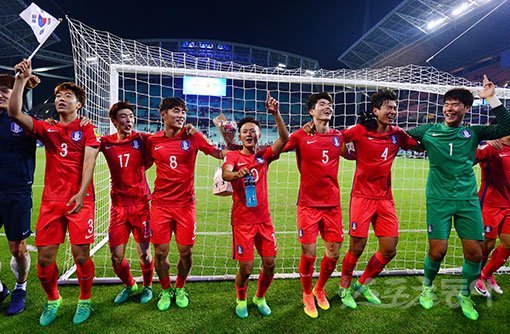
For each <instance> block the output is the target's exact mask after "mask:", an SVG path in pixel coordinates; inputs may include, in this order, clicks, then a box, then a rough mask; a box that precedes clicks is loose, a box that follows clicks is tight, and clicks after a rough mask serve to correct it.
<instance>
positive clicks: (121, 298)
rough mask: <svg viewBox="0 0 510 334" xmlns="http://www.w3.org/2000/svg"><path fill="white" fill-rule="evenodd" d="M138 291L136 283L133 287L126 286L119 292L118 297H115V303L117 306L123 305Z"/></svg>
mask: <svg viewBox="0 0 510 334" xmlns="http://www.w3.org/2000/svg"><path fill="white" fill-rule="evenodd" d="M137 291H138V284H136V282H135V284H134V285H133V286H125V287H124V288H123V289H122V290H121V291H120V292H119V294H118V295H117V297H115V299H114V300H113V302H114V303H115V304H122V303H124V302H125V301H126V300H127V299H128V298H129V296H131V295H132V294H133V293H135V292H137Z"/></svg>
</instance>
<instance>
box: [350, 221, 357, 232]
mask: <svg viewBox="0 0 510 334" xmlns="http://www.w3.org/2000/svg"><path fill="white" fill-rule="evenodd" d="M357 229H358V223H356V222H352V223H351V230H353V231H356V230H357Z"/></svg>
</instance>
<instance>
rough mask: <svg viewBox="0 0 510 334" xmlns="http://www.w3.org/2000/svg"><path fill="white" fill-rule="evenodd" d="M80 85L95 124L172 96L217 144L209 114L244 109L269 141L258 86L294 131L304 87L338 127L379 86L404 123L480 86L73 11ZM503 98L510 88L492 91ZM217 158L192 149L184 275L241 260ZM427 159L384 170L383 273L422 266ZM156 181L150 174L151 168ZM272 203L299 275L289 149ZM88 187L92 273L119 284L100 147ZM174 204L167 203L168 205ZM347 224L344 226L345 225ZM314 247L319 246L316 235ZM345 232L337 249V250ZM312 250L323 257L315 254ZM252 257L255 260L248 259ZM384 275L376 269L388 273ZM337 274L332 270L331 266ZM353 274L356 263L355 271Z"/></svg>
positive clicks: (285, 256)
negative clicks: (188, 255) (193, 214)
mask: <svg viewBox="0 0 510 334" xmlns="http://www.w3.org/2000/svg"><path fill="white" fill-rule="evenodd" d="M69 29H70V35H71V42H72V47H73V57H74V63H75V73H76V81H77V83H78V84H79V85H80V86H82V87H84V88H85V90H86V92H87V102H86V106H85V108H84V110H85V111H84V112H85V115H86V116H87V117H89V118H90V119H92V120H93V122H94V124H96V125H97V126H98V127H99V129H100V130H101V132H102V133H110V132H111V131H112V130H114V129H112V128H111V126H110V121H109V119H108V109H109V107H110V106H111V105H112V104H113V103H115V102H117V101H123V100H124V101H129V102H131V103H132V104H133V105H135V106H136V128H137V130H138V131H146V132H152V133H154V132H156V131H159V130H161V129H162V122H161V117H160V114H159V111H158V106H159V103H160V102H161V100H162V99H163V98H165V97H171V96H176V97H180V98H182V99H184V100H185V101H186V103H187V105H188V109H189V112H188V116H187V122H189V123H192V124H193V125H194V126H195V127H196V128H197V129H199V130H200V131H201V132H202V133H204V134H205V135H206V136H208V137H209V139H210V140H211V141H212V142H213V143H215V144H217V145H222V144H224V143H223V142H222V137H221V135H220V133H219V132H218V130H217V129H216V128H215V127H214V125H213V122H212V120H213V118H214V117H216V116H218V115H220V113H223V114H224V115H225V116H226V118H227V119H229V120H237V121H239V120H240V119H241V118H243V117H246V116H252V117H255V118H257V119H258V120H259V121H260V122H261V124H262V138H261V141H262V143H263V144H269V143H271V142H273V141H274V140H275V139H276V138H277V131H276V126H275V123H274V121H273V119H272V117H271V116H270V115H268V114H267V113H266V111H265V108H264V101H265V99H266V92H267V91H270V92H271V94H272V95H273V96H274V97H275V98H276V99H278V100H279V102H280V110H281V114H282V116H283V119H284V121H285V123H286V124H287V125H288V127H289V130H290V131H294V130H296V129H298V128H299V127H300V126H301V125H302V124H304V123H305V122H307V121H309V120H310V117H309V115H308V113H307V111H306V99H307V97H308V96H309V95H310V94H312V93H317V92H321V91H327V92H329V93H331V95H332V96H333V104H334V109H335V115H334V118H333V120H332V121H331V125H332V126H333V127H335V128H337V129H343V128H345V127H347V126H350V125H353V124H355V123H356V119H357V116H356V115H357V114H358V113H359V112H360V111H362V110H366V109H367V108H369V107H370V106H369V100H370V99H369V96H370V95H371V93H373V92H375V91H376V90H377V89H380V88H391V89H393V90H394V91H395V92H396V93H397V95H398V99H399V100H398V110H399V112H398V117H397V124H398V125H399V126H401V127H402V128H404V129H408V128H411V127H415V126H417V125H420V124H423V123H426V122H436V121H441V119H442V95H443V94H444V92H446V91H447V90H448V89H450V88H452V87H454V86H455V87H458V86H463V87H468V88H472V89H473V90H476V89H477V88H480V84H479V83H473V82H469V81H467V80H465V79H462V78H457V77H453V76H452V75H450V74H448V73H444V72H439V71H437V70H435V69H433V68H430V67H420V66H414V65H409V66H405V67H396V68H390V67H386V68H381V69H361V70H335V71H328V70H317V71H310V70H303V69H285V68H280V67H276V68H264V67H260V66H257V65H239V64H236V63H232V62H228V63H225V62H218V61H215V60H212V59H206V58H196V57H193V56H190V55H186V54H184V53H176V52H170V51H167V50H163V49H161V48H157V47H149V46H146V45H143V44H141V43H139V42H136V41H132V40H126V39H121V38H119V37H117V36H114V35H112V34H110V33H108V32H103V31H97V30H94V29H91V28H90V27H87V26H85V25H84V24H83V23H81V22H79V21H76V20H73V19H69ZM497 94H498V95H499V96H500V98H501V99H504V100H505V102H507V101H508V99H509V98H510V93H509V91H508V90H504V89H498V91H497ZM490 118H491V116H490V113H489V108H488V106H487V105H486V103H485V102H484V101H483V100H479V99H477V100H476V101H475V105H474V106H473V108H472V111H471V113H470V114H468V115H467V117H466V121H467V122H469V123H471V124H487V123H488V122H489V119H490ZM220 165H221V162H220V161H218V160H215V159H214V158H211V157H208V156H205V155H203V154H202V153H199V155H198V158H197V165H196V171H195V187H196V198H197V204H196V206H197V239H196V244H195V247H194V250H193V268H192V270H191V276H190V280H215V279H232V278H233V277H234V275H235V273H236V272H237V264H236V262H235V261H234V260H233V259H232V250H231V240H232V236H231V225H230V208H231V205H232V199H231V197H218V196H214V195H213V194H212V183H213V175H214V172H215V169H216V168H218V167H219V166H220ZM354 169H355V163H354V162H352V161H347V160H342V161H341V167H340V171H339V174H338V178H339V183H340V187H341V203H342V208H343V221H344V229H347V223H348V207H349V206H348V204H349V194H350V190H351V184H352V177H353V172H354ZM427 171H428V162H427V159H426V155H425V154H423V153H422V154H418V153H413V152H410V151H409V152H405V151H401V152H400V154H399V156H398V157H397V158H396V159H395V162H394V164H393V169H392V173H393V175H392V179H393V193H394V198H395V203H396V206H397V213H398V217H399V220H400V238H399V245H398V249H397V256H396V258H395V259H394V260H393V261H392V262H391V263H390V264H389V265H388V266H387V268H386V270H385V272H384V273H386V274H418V273H422V272H423V259H424V256H425V254H426V250H427V235H426V232H425V230H426V223H425V221H426V220H425V218H426V217H425V212H426V211H425V196H424V193H425V191H424V189H425V182H426V177H427ZM147 174H148V177H149V184H150V185H151V188H152V186H153V179H154V171H153V169H151V170H149V171H148V172H147ZM268 179H269V203H270V209H271V214H272V217H273V222H274V225H275V230H276V238H277V242H278V256H277V260H276V276H277V277H299V276H298V262H299V259H300V254H301V249H300V246H299V244H298V242H297V228H296V201H297V191H298V186H299V173H298V171H297V167H296V162H295V155H294V153H286V154H282V156H281V157H280V159H279V160H278V161H276V162H274V163H273V164H272V165H271V167H270V169H269V176H268ZM94 182H95V189H96V211H97V212H96V222H95V224H96V225H95V228H96V241H95V243H94V244H93V248H92V253H93V258H94V261H95V263H96V278H97V280H98V281H117V280H116V277H115V274H114V273H113V270H112V269H111V263H110V252H109V248H108V233H107V231H108V217H109V172H108V168H107V165H106V163H105V162H104V159H103V158H102V157H101V155H100V156H99V158H98V162H97V165H96V171H95V175H94ZM169 205H171V203H170V204H169ZM346 232H347V231H346ZM318 245H319V249H318V253H317V254H321V253H322V242H321V241H319V242H318ZM347 245H348V237H347V236H346V242H345V243H344V245H343V247H342V249H341V256H343V255H344V254H345V251H346V249H347ZM376 248H377V240H376V238H375V237H374V235H373V233H371V234H370V236H369V241H368V245H367V248H366V250H365V253H364V255H363V256H362V258H361V259H360V262H359V265H358V268H361V269H363V268H364V267H365V265H366V262H367V261H368V259H369V257H370V256H371V254H373V252H374V251H375V250H376ZM126 255H127V257H128V259H129V260H130V263H131V269H132V271H133V273H134V275H141V272H140V270H139V265H138V260H137V258H138V257H137V254H136V250H135V247H134V245H133V244H130V245H129V247H128V250H127V253H126ZM319 257H320V255H319ZM169 259H170V263H171V267H170V271H171V274H175V265H176V261H177V248H176V245H175V243H174V241H172V242H171V246H170V255H169ZM64 262H65V263H64V270H63V275H62V277H61V278H60V280H61V282H74V281H75V275H74V271H75V268H74V263H73V260H72V256H71V252H70V250H69V249H68V250H67V252H66V255H65V259H64ZM255 265H256V266H259V265H260V262H256V264H255ZM461 265H462V249H461V245H460V240H459V239H458V238H457V237H456V235H455V232H452V237H451V238H450V241H449V250H448V254H447V257H446V258H445V260H444V262H443V264H442V272H452V273H453V272H458V271H459V270H460V266H461ZM384 273H383V274H384ZM338 274H339V273H338V272H336V273H335V275H338ZM358 274H359V272H358Z"/></svg>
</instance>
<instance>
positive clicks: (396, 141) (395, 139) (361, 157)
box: [342, 124, 417, 199]
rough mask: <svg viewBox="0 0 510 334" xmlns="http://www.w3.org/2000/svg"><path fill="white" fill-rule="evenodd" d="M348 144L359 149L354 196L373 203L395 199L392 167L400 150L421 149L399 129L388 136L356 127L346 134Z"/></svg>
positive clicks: (390, 132) (343, 132)
mask: <svg viewBox="0 0 510 334" xmlns="http://www.w3.org/2000/svg"><path fill="white" fill-rule="evenodd" d="M342 134H343V135H344V138H345V141H346V142H352V143H354V146H355V147H356V172H355V174H354V181H353V186H352V192H351V196H355V197H364V198H371V199H391V198H393V195H392V193H391V165H392V164H393V160H394V159H395V157H396V156H397V153H398V150H399V149H400V147H402V148H404V149H410V148H413V147H415V146H416V145H417V142H416V140H414V139H413V138H411V137H410V136H409V135H408V134H407V133H406V132H405V131H404V130H403V129H401V128H400V127H398V126H390V127H389V129H388V131H387V132H384V133H379V132H376V131H369V130H367V128H365V127H364V126H363V125H361V124H356V125H354V126H352V127H350V128H348V129H345V130H343V131H342Z"/></svg>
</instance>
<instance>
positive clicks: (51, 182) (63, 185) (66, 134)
mask: <svg viewBox="0 0 510 334" xmlns="http://www.w3.org/2000/svg"><path fill="white" fill-rule="evenodd" d="M33 122H34V129H33V134H34V135H35V137H36V138H37V139H39V140H40V141H42V142H43V144H44V148H45V150H46V168H45V174H44V191H43V195H42V200H43V201H59V202H67V201H69V199H71V197H72V196H74V195H75V194H76V193H77V192H78V191H79V190H80V186H81V177H82V171H83V157H84V154H85V147H86V146H90V147H94V148H97V147H99V145H100V144H101V140H100V138H99V137H100V135H99V131H98V130H97V128H96V127H95V126H93V125H92V124H89V125H85V126H80V119H78V118H77V119H75V120H74V121H72V122H71V123H69V124H62V123H56V124H55V125H51V124H49V123H46V122H45V121H39V120H36V119H35V118H34V119H33ZM85 201H94V186H93V184H92V182H91V183H90V186H89V188H88V190H87V195H86V196H85Z"/></svg>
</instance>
